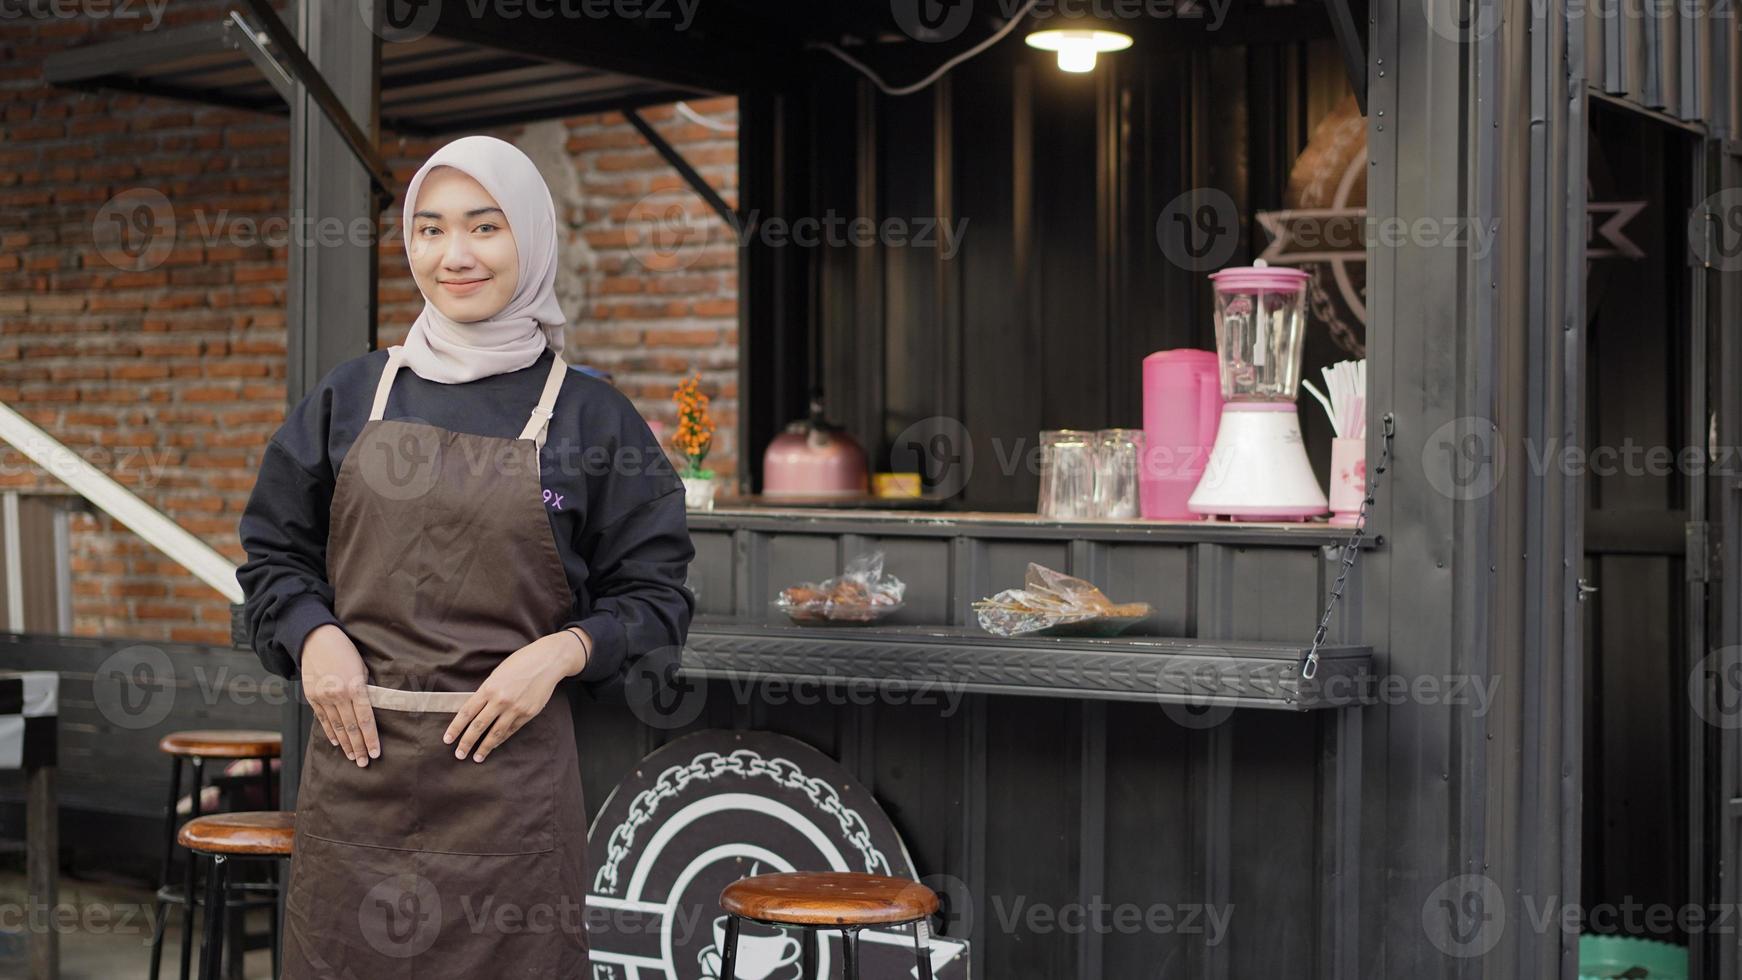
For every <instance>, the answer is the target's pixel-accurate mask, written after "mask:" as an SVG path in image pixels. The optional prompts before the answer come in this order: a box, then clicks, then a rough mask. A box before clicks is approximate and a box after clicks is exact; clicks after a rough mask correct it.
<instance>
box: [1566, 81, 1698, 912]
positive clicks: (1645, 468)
mask: <svg viewBox="0 0 1742 980" xmlns="http://www.w3.org/2000/svg"><path fill="white" fill-rule="evenodd" d="M1692 148H1693V140H1692V139H1691V138H1690V137H1689V136H1688V135H1687V134H1686V133H1685V132H1684V131H1682V130H1680V129H1677V128H1673V127H1670V126H1666V125H1663V124H1662V123H1659V122H1656V121H1654V120H1651V119H1649V118H1647V117H1645V116H1643V115H1641V114H1638V113H1634V112H1629V111H1626V110H1622V109H1617V108H1613V107H1609V106H1607V105H1604V104H1602V103H1596V104H1594V106H1593V111H1592V116H1591V133H1590V144H1589V177H1590V200H1591V204H1590V210H1591V213H1590V235H1589V238H1590V252H1589V254H1590V260H1589V263H1588V265H1587V270H1586V275H1587V278H1586V300H1587V304H1586V309H1587V314H1588V317H1589V331H1588V334H1587V337H1588V347H1587V359H1588V360H1587V367H1588V370H1587V373H1586V378H1587V385H1586V390H1585V407H1584V413H1585V418H1586V419H1587V420H1588V422H1587V426H1586V430H1585V434H1586V440H1585V445H1584V446H1583V447H1582V448H1583V450H1584V453H1583V454H1582V455H1581V456H1577V457H1567V458H1568V459H1570V460H1571V461H1572V464H1573V465H1577V466H1581V467H1586V468H1588V472H1587V478H1586V479H1585V481H1584V485H1585V489H1586V510H1585V521H1586V534H1585V542H1586V548H1585V567H1584V571H1583V576H1584V579H1585V581H1586V583H1587V584H1588V585H1590V586H1594V587H1596V589H1597V591H1596V592H1594V593H1588V595H1589V598H1588V600H1587V601H1586V603H1585V610H1584V611H1585V617H1586V618H1585V623H1584V638H1585V667H1586V669H1585V677H1586V679H1587V682H1586V687H1585V716H1584V717H1585V724H1584V740H1585V747H1584V779H1585V789H1584V817H1583V819H1584V827H1583V834H1584V845H1583V846H1584V856H1583V877H1582V882H1583V896H1582V904H1583V906H1584V908H1585V909H1586V910H1587V911H1588V912H1589V913H1590V914H1591V915H1593V916H1594V917H1595V916H1600V917H1601V918H1593V920H1592V921H1591V922H1590V923H1589V924H1588V926H1587V928H1588V930H1589V931H1591V932H1597V933H1606V934H1633V935H1639V936H1644V937H1647V938H1652V939H1658V940H1664V941H1673V942H1677V943H1685V942H1686V941H1687V939H1688V936H1687V934H1686V933H1685V932H1684V931H1681V929H1680V928H1679V927H1672V929H1673V931H1670V932H1664V931H1658V930H1659V929H1661V924H1659V926H1658V927H1657V929H1654V928H1653V927H1651V926H1649V925H1648V924H1647V923H1645V922H1644V920H1642V919H1641V918H1640V917H1638V916H1637V915H1635V916H1626V915H1624V914H1622V910H1624V909H1625V908H1626V907H1627V906H1628V905H1646V906H1649V905H1660V906H1663V907H1667V908H1674V909H1680V908H1683V907H1684V906H1686V905H1687V904H1688V903H1689V902H1690V901H1691V900H1692V896H1693V895H1694V894H1695V892H1694V891H1693V889H1694V888H1696V887H1698V883H1697V882H1690V880H1689V874H1690V866H1691V854H1692V851H1691V848H1693V847H1696V846H1697V844H1698V837H1699V836H1701V835H1700V834H1699V833H1698V832H1697V829H1696V828H1692V827H1691V826H1690V816H1689V814H1690V795H1691V792H1690V774H1691V773H1692V772H1693V767H1694V766H1695V765H1698V764H1699V763H1698V762H1697V760H1694V759H1692V758H1691V757H1690V753H1691V751H1692V750H1691V748H1690V746H1691V745H1692V744H1693V743H1691V742H1690V734H1689V733H1690V732H1694V733H1695V738H1703V737H1704V736H1703V734H1702V733H1705V732H1708V731H1709V730H1710V729H1709V726H1705V725H1703V724H1692V725H1691V724H1690V722H1691V720H1690V701H1689V698H1688V687H1687V685H1688V680H1687V678H1688V677H1689V673H1690V670H1691V669H1692V668H1693V664H1694V661H1695V660H1696V659H1697V656H1695V655H1693V654H1691V653H1690V650H1691V649H1692V647H1693V646H1694V645H1695V644H1696V643H1697V642H1698V640H1697V639H1696V636H1695V634H1692V633H1691V632H1690V627H1691V626H1692V624H1693V623H1694V619H1693V617H1702V616H1704V615H1705V612H1704V610H1703V608H1702V604H1701V603H1700V602H1699V600H1698V598H1697V597H1698V595H1699V592H1698V591H1697V588H1696V587H1695V586H1691V585H1690V578H1691V577H1696V576H1691V575H1690V568H1689V547H1690V545H1689V543H1688V542H1689V540H1690V536H1689V534H1688V533H1687V528H1688V525H1689V522H1690V521H1695V520H1697V519H1699V518H1700V517H1701V515H1700V514H1698V513H1696V512H1695V508H1696V502H1695V501H1694V500H1693V490H1694V487H1693V482H1694V481H1695V480H1699V479H1702V478H1703V477H1702V476H1701V475H1700V473H1699V472H1698V468H1697V467H1695V468H1693V469H1694V472H1690V468H1689V467H1688V466H1687V465H1686V464H1685V463H1681V462H1674V463H1670V462H1668V461H1667V460H1666V459H1665V458H1664V456H1663V454H1662V450H1663V449H1668V450H1670V451H1672V452H1677V451H1679V450H1681V449H1682V448H1684V447H1692V449H1693V450H1694V451H1695V452H1696V453H1697V452H1698V451H1699V450H1701V449H1704V448H1705V447H1706V444H1707V423H1706V420H1705V418H1704V417H1703V415H1704V413H1703V412H1702V413H1701V415H1702V417H1701V418H1698V419H1696V418H1695V417H1694V412H1695V410H1696V408H1695V406H1697V405H1699V404H1700V401H1699V400H1698V394H1699V392H1698V391H1697V388H1698V387H1699V386H1702V385H1704V384H1706V378H1705V374H1704V365H1703V364H1702V363H1701V359H1700V358H1699V357H1697V356H1696V351H1695V341H1696V339H1697V338H1696V337H1695V335H1694V334H1693V333H1692V331H1693V330H1694V329H1695V324H1694V323H1693V314H1692V311H1691V309H1690V304H1689V301H1688V297H1689V296H1690V295H1692V291H1691V288H1690V279H1689V276H1690V273H1689V265H1688V244H1687V234H1686V224H1685V221H1684V220H1683V219H1680V218H1678V217H1677V216H1680V215H1686V214H1687V213H1688V209H1689V207H1690V206H1691V198H1690V193H1689V191H1690V182H1691V179H1692V157H1691V152H1692ZM1699 329H1704V325H1699ZM1648 450H1649V451H1650V452H1648ZM1557 451H1558V447H1557ZM1653 453H1655V455H1653ZM1540 455H1541V454H1539V456H1540ZM1541 458H1551V457H1541ZM1694 540H1697V536H1696V537H1695V538H1694ZM1695 557H1696V558H1697V557H1698V556H1697V553H1696V555H1695ZM1690 590H1693V591H1692V592H1691V591H1690ZM1690 595H1693V596H1695V599H1694V601H1693V602H1692V603H1690Z"/></svg>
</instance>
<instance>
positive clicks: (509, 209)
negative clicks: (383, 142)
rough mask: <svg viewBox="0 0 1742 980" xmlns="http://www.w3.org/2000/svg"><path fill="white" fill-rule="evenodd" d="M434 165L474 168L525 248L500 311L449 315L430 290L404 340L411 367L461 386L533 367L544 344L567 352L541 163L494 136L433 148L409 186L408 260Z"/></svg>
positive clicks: (552, 212) (552, 216)
mask: <svg viewBox="0 0 1742 980" xmlns="http://www.w3.org/2000/svg"><path fill="white" fill-rule="evenodd" d="M436 167H453V168H455V169H456V170H461V171H464V172H465V173H468V174H470V175H471V176H472V178H473V179H474V180H476V181H477V182H478V183H480V184H482V185H484V189H485V190H487V191H489V192H490V196H491V197H494V198H495V199H496V203H497V204H498V205H500V206H501V207H502V211H503V212H504V213H505V214H506V215H507V216H508V230H509V232H510V233H512V234H513V235H514V247H515V249H516V251H518V253H519V259H520V284H519V285H518V286H517V287H515V290H514V295H513V296H512V297H510V298H509V300H508V305H506V306H504V307H503V308H502V309H500V310H498V311H497V312H496V314H495V315H494V316H492V317H490V318H489V319H485V320H474V321H471V322H469V323H461V322H460V321H458V320H454V319H451V318H449V317H448V316H447V315H445V314H443V313H442V311H441V310H438V309H436V306H435V304H434V303H431V302H430V301H429V297H428V296H427V295H426V296H425V297H424V301H423V312H422V313H420V314H418V317H417V322H416V323H413V324H412V325H411V332H410V333H408V334H407V335H406V337H405V343H404V344H402V345H400V347H401V348H402V351H401V354H402V356H403V357H404V358H405V364H406V366H407V367H409V368H411V370H412V371H413V373H415V374H416V375H417V376H418V377H420V378H427V379H428V380H430V381H439V382H441V383H443V384H459V383H461V382H465V381H472V380H474V379H477V378H484V377H488V376H490V375H492V374H501V373H503V372H506V371H518V370H520V369H521V368H524V367H529V366H531V365H532V363H533V362H534V361H536V360H538V358H539V355H540V354H543V353H544V349H545V348H546V347H549V348H550V349H551V350H553V351H555V352H556V353H558V354H561V353H562V351H563V331H562V327H563V324H564V323H567V322H568V319H567V318H566V317H564V316H563V311H562V307H561V306H560V305H558V304H557V299H556V263H557V240H556V205H555V204H554V203H553V202H552V201H551V196H550V188H549V187H548V186H546V185H545V182H544V177H543V176H542V175H541V174H540V173H539V172H538V167H537V166H536V165H535V164H534V163H533V162H532V159H531V158H530V157H528V156H527V155H526V154H525V153H523V152H521V150H520V148H519V147H517V146H515V145H514V144H512V143H508V142H505V141H503V140H499V139H497V138H495V137H494V136H466V137H463V138H461V139H457V140H454V141H453V142H452V143H449V144H447V145H446V146H444V147H442V148H441V149H439V150H437V151H435V153H434V154H432V155H431V156H430V158H429V159H428V160H426V161H424V164H423V166H422V167H419V168H418V171H417V173H416V175H414V176H413V177H412V178H411V183H410V185H408V186H407V187H406V189H405V213H404V216H403V222H404V229H403V232H404V235H403V237H404V239H405V252H406V259H407V260H408V261H409V260H410V258H411V237H412V229H413V220H412V215H413V214H414V213H415V212H416V205H417V191H418V188H419V187H421V186H423V179H424V177H425V176H426V175H427V174H428V173H429V172H430V171H431V170H433V169H435V168H436Z"/></svg>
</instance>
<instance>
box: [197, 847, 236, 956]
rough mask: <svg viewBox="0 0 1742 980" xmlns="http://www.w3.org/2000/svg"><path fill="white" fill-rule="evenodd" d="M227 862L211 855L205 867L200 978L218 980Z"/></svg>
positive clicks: (222, 857) (222, 944)
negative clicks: (204, 910) (204, 919)
mask: <svg viewBox="0 0 1742 980" xmlns="http://www.w3.org/2000/svg"><path fill="white" fill-rule="evenodd" d="M228 864H229V862H228V861H226V860H224V855H222V854H214V855H212V860H211V866H210V867H208V868H207V869H206V924H205V928H204V929H203V930H202V931H203V932H204V935H202V936H201V937H200V980H218V974H219V970H220V968H221V965H222V963H223V959H224V904H225V903H224V879H225V877H227V874H226V869H227V866H228Z"/></svg>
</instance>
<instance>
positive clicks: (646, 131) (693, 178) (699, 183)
mask: <svg viewBox="0 0 1742 980" xmlns="http://www.w3.org/2000/svg"><path fill="white" fill-rule="evenodd" d="M260 2H262V3H264V2H265V0H260ZM622 112H623V118H625V119H627V120H629V125H631V126H634V127H635V130H636V132H638V133H640V134H641V136H642V138H643V139H645V140H647V142H648V144H649V145H651V146H652V147H653V149H654V152H656V153H658V154H659V155H660V156H662V157H664V158H665V162H666V163H669V164H671V169H673V170H676V171H677V175H678V176H679V177H682V178H683V180H684V183H686V184H688V185H690V189H691V190H693V191H695V192H696V193H697V194H700V195H701V198H702V200H704V201H706V202H708V206H709V207H711V208H713V209H714V212H715V213H716V214H718V215H719V216H720V220H722V221H724V222H726V224H727V226H729V227H730V228H731V229H732V230H733V231H737V230H738V228H739V217H738V212H736V211H734V210H732V206H731V205H730V204H727V203H726V199H725V198H723V197H721V196H720V194H719V192H718V191H716V190H714V188H713V185H712V184H709V183H708V182H707V181H706V180H704V179H703V178H702V175H701V174H700V173H698V172H697V171H696V168H694V167H692V166H690V162H689V161H688V160H686V159H684V155H683V154H682V153H679V152H678V150H677V147H675V146H672V145H671V144H670V143H668V142H666V139H665V137H663V136H661V135H659V131H658V130H656V129H654V128H653V127H652V126H650V125H648V124H647V120H645V119H643V118H641V113H639V112H636V111H635V110H634V109H624V110H622Z"/></svg>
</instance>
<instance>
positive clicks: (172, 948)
mask: <svg viewBox="0 0 1742 980" xmlns="http://www.w3.org/2000/svg"><path fill="white" fill-rule="evenodd" d="M24 898H25V884H24V875H23V874H22V873H18V872H15V871H13V870H10V869H6V870H0V977H25V976H26V975H27V974H26V967H27V966H28V964H29V960H28V959H27V958H26V953H25V950H26V946H27V942H28V938H29V937H28V935H27V933H26V929H27V928H29V926H30V923H27V922H26V921H25V916H24ZM165 914H166V915H167V916H168V921H166V922H165V923H164V926H165V928H164V938H163V969H162V973H161V974H160V975H159V976H160V980H179V977H180V975H181V959H180V957H181V945H180V944H181V921H182V919H181V910H180V909H179V908H174V907H172V908H170V909H169V910H168V911H167V912H166V913H165ZM251 914H252V915H253V918H250V919H249V926H248V927H249V929H250V930H253V931H258V932H263V931H264V930H265V925H266V918H265V910H264V909H261V910H256V911H254V912H253V913H251ZM36 918H37V921H38V922H44V921H52V924H53V925H54V927H55V928H56V929H57V930H58V931H59V933H60V962H61V970H60V976H61V980H135V978H138V980H146V978H147V977H149V976H150V974H151V933H152V925H153V921H154V920H153V903H152V892H151V890H150V889H148V888H141V887H138V886H137V885H133V884H124V883H113V882H101V881H85V880H79V879H76V878H68V877H66V876H64V875H63V876H62V878H61V882H60V902H59V906H58V911H57V913H56V914H55V915H54V916H53V917H49V916H43V915H38V916H37V917H36ZM199 941H200V930H199V929H198V927H197V926H196V928H195V930H194V951H193V958H194V964H193V969H194V970H195V971H197V970H198V967H199ZM245 968H246V977H247V980H270V978H271V976H272V954H271V952H270V951H269V950H267V949H264V948H262V949H256V950H251V951H249V953H248V955H247V957H246V960H245Z"/></svg>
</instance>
